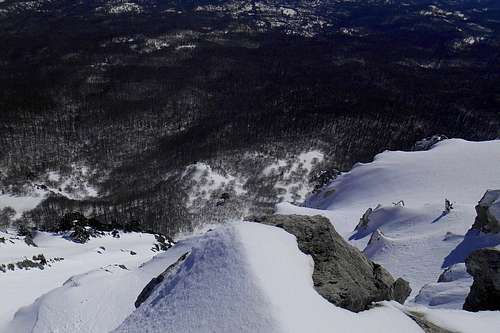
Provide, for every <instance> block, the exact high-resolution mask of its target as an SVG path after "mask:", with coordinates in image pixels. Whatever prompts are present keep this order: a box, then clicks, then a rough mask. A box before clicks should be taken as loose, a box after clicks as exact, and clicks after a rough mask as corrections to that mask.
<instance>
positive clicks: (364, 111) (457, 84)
mask: <svg viewBox="0 0 500 333" xmlns="http://www.w3.org/2000/svg"><path fill="white" fill-rule="evenodd" d="M207 3H208V2H192V3H191V2H179V3H177V5H175V4H170V3H168V2H165V3H163V2H156V1H140V2H136V4H137V6H139V8H140V11H139V10H138V9H134V10H130V8H129V9H127V10H125V11H124V12H121V9H120V10H118V9H113V8H118V7H117V6H119V5H121V4H123V2H119V1H111V2H101V1H98V2H94V1H89V2H84V3H82V4H79V3H74V2H72V1H47V2H44V1H41V2H39V3H38V7H37V8H36V9H35V10H33V9H29V10H27V9H26V8H24V7H23V4H27V3H26V2H16V1H6V2H4V3H2V4H0V9H3V10H4V11H3V12H0V14H1V13H3V15H0V31H1V33H0V45H2V50H1V51H0V110H1V113H0V146H1V147H2V151H1V152H0V166H1V170H2V171H3V172H2V173H3V175H2V177H0V178H1V181H2V186H3V188H5V189H6V190H7V191H8V192H16V191H25V188H24V187H23V184H26V183H27V182H29V181H35V180H38V179H39V178H40V177H41V176H42V175H44V174H45V173H46V172H47V171H49V170H58V171H59V172H61V173H63V174H64V173H68V174H69V173H71V165H72V164H74V163H81V164H84V165H86V166H88V167H89V168H90V169H91V170H93V173H92V176H91V177H90V182H91V183H92V184H93V185H95V186H96V187H98V188H99V190H100V198H97V199H92V200H90V201H85V200H84V201H74V200H69V201H68V199H63V198H60V197H57V198H52V199H51V201H50V200H49V201H48V202H46V203H45V206H43V207H41V209H39V211H38V212H35V214H34V215H33V216H31V217H30V218H31V219H34V220H35V222H38V223H45V222H46V221H48V220H50V219H52V218H55V217H56V216H59V215H61V214H62V213H64V212H65V211H67V210H74V209H77V210H85V211H90V212H91V214H94V215H98V216H100V217H101V218H102V219H104V220H106V221H108V222H112V221H113V220H116V219H125V220H139V221H140V222H142V223H145V224H147V225H150V226H154V227H155V228H159V229H162V231H165V230H167V231H168V232H174V231H175V230H177V229H178V227H179V226H180V225H184V224H185V223H186V222H185V221H187V220H191V219H192V218H193V216H192V214H193V213H192V212H188V210H186V209H185V208H184V202H185V200H186V193H185V191H184V186H185V184H184V182H183V181H182V179H181V178H182V177H181V175H182V173H183V170H184V168H185V167H186V166H187V165H189V164H192V163H195V162H197V161H206V162H208V164H210V165H212V166H214V167H216V168H219V169H223V170H230V171H234V172H236V173H237V174H238V175H241V176H245V175H246V176H245V177H246V178H247V179H248V174H251V173H252V168H251V167H249V166H248V165H243V164H242V163H241V161H242V155H243V154H244V153H245V152H254V151H257V152H265V153H266V154H267V156H274V157H279V158H284V157H287V156H288V155H289V154H297V153H300V152H301V151H304V150H307V149H312V148H315V149H321V151H323V152H324V153H325V154H326V156H327V163H326V164H325V166H324V167H325V168H338V169H347V168H349V167H350V166H351V165H352V164H353V163H354V162H356V161H368V160H370V159H371V158H372V157H373V155H374V154H376V153H378V152H380V151H382V150H384V149H407V148H410V147H411V145H412V144H413V143H414V142H415V141H416V140H417V139H420V138H422V137H425V136H428V135H431V134H434V133H444V134H446V135H448V136H450V137H462V138H466V139H471V140H479V139H492V138H495V137H497V136H498V135H500V131H499V128H500V126H499V123H500V116H499V111H498V110H500V93H499V91H498V86H500V61H499V54H500V40H499V39H498V36H499V34H498V31H499V29H498V28H499V27H500V9H499V6H498V4H496V3H495V2H485V3H484V4H483V5H481V6H479V7H481V8H483V7H488V6H490V7H488V8H489V11H488V12H483V13H482V14H481V15H478V14H474V13H476V12H475V11H474V9H477V8H476V7H477V6H476V7H473V6H472V5H470V4H467V3H466V2H463V4H461V3H455V2H453V3H451V4H448V3H447V2H442V3H439V4H438V5H439V6H441V7H442V8H443V9H442V10H445V9H449V12H450V13H454V11H456V10H462V11H463V12H464V13H466V15H467V16H468V21H466V22H465V21H463V20H461V19H457V18H454V16H449V15H448V16H447V15H445V14H439V13H438V14H436V15H434V14H432V15H427V14H425V15H424V14H422V13H421V12H422V11H425V10H428V9H429V5H428V4H427V3H422V2H416V3H414V4H413V5H412V6H410V7H401V6H399V5H398V4H393V5H390V4H385V5H383V6H381V5H377V4H376V2H375V4H370V3H361V2H360V3H349V4H348V3H342V4H335V3H333V2H332V3H331V4H328V2H325V3H322V6H323V7H322V10H320V9H319V8H315V7H311V6H310V5H309V4H308V2H298V1H297V2H277V1H267V2H265V3H267V4H279V5H280V6H282V5H286V6H288V7H290V8H298V11H297V13H298V14H296V16H294V17H292V18H290V17H287V16H286V15H284V14H282V13H280V12H279V11H278V12H275V11H269V12H265V11H262V12H261V11H259V12H257V14H255V13H254V14H251V13H250V14H251V15H250V14H248V15H246V14H245V13H243V14H241V13H240V11H239V10H235V9H234V7H230V8H229V9H228V8H225V7H224V8H222V9H220V10H219V9H213V10H212V9H210V10H200V9H199V8H198V9H197V8H196V7H197V6H198V5H204V4H207ZM217 3H218V4H226V3H227V4H231V3H238V2H235V1H232V2H226V1H219V2H217ZM24 6H26V5H24ZM113 6H114V7H113ZM12 8H14V9H12ZM16 8H17V9H16ZM19 8H21V9H19ZM119 8H121V7H119ZM127 8H128V7H127ZM131 8H132V7H131ZM133 8H135V7H133ZM173 8H175V10H173ZM280 8H281V7H280ZM311 8H313V9H311ZM299 9H300V10H299ZM114 10H115V11H118V13H115V12H113V11H114ZM302 13H306V14H307V15H306V14H304V15H305V16H303V17H302V16H300V15H302ZM318 13H322V14H321V15H323V16H318V15H320V14H318ZM346 13H347V14H346ZM431 13H433V12H432V11H431ZM297 15H298V16H300V17H299V18H297ZM443 15H444V16H443ZM453 15H455V14H453ZM318 17H319V18H318ZM443 18H444V19H443ZM319 19H321V20H324V21H325V22H328V25H325V27H324V28H322V29H319V30H318V29H316V28H315V29H316V30H311V29H309V28H307V27H308V25H307V22H308V21H307V20H319ZM455 19H456V20H455ZM259 20H260V21H259ZM276 20H277V21H280V22H281V23H282V24H281V25H279V26H278V27H274V26H273V24H274V23H273V22H275V21H276ZM261 21H262V22H264V25H261V24H258V22H261ZM315 22H316V21H315ZM450 22H451V23H450ZM471 23H474V25H471ZM349 26H352V27H353V28H349ZM263 27H264V28H263ZM346 27H347V28H346ZM479 27H480V28H479ZM345 29H347V32H346V30H345ZM349 29H351V30H349ZM352 29H354V30H352ZM311 31H312V32H311ZM471 36H472V37H474V38H478V42H477V43H474V44H473V45H472V46H467V45H465V46H460V45H459V44H457V43H459V42H460V41H462V40H463V39H464V38H465V39H467V38H468V37H471ZM256 163H258V162H256ZM249 186H250V185H249ZM253 186H254V187H256V188H252V191H254V192H255V193H259V194H258V195H250V198H251V199H252V200H253V199H255V200H257V201H258V199H259V197H261V196H262V193H263V192H266V190H262V189H259V188H258V187H259V185H255V184H254V185H253ZM263 187H265V186H263ZM267 196H268V197H269V198H270V199H269V200H270V202H272V201H273V199H272V198H273V196H274V194H272V193H271V194H264V197H267ZM247 199H248V198H247ZM269 200H268V201H269ZM44 221H45V222H44Z"/></svg>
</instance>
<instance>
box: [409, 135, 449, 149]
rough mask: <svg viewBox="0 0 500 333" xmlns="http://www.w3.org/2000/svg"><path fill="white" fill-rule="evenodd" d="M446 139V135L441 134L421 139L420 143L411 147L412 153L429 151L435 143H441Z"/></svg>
mask: <svg viewBox="0 0 500 333" xmlns="http://www.w3.org/2000/svg"><path fill="white" fill-rule="evenodd" d="M446 139H448V137H447V136H446V135H443V134H436V135H433V136H430V137H428V138H425V139H422V140H420V141H417V142H415V144H414V145H413V150H414V151H422V150H429V149H431V148H432V146H434V145H435V144H436V143H438V142H439V141H443V140H446Z"/></svg>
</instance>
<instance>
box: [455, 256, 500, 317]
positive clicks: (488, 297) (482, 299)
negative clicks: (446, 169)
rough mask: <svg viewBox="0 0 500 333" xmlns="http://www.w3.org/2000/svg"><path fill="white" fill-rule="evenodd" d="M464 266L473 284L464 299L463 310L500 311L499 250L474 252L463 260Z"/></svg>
mask: <svg viewBox="0 0 500 333" xmlns="http://www.w3.org/2000/svg"><path fill="white" fill-rule="evenodd" d="M465 265H466V266H467V272H468V273H469V274H470V275H472V277H473V278H474V282H473V283H472V287H471V288H470V292H469V295H468V296H467V298H466V299H465V303H464V310H467V311H483V310H500V250H497V249H493V248H486V249H480V250H477V251H474V252H473V253H472V254H471V255H470V256H468V257H467V259H465Z"/></svg>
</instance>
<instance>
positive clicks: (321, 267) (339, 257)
mask: <svg viewBox="0 0 500 333" xmlns="http://www.w3.org/2000/svg"><path fill="white" fill-rule="evenodd" d="M258 222H260V223H264V224H267V225H272V226H276V227H280V228H283V229H284V230H286V231H287V232H289V233H291V234H293V235H295V237H297V243H298V246H299V249H300V250H301V251H302V252H304V253H305V254H308V255H310V256H311V257H312V258H313V260H314V272H313V276H312V278H313V282H314V288H315V289H316V291H317V292H318V293H319V294H320V295H321V296H323V297H324V298H325V299H327V300H328V301H329V302H330V303H333V304H335V305H337V306H340V307H342V308H344V309H348V310H351V311H354V312H359V311H363V310H366V309H368V308H369V306H370V304H372V302H377V301H382V300H396V301H398V302H400V303H403V302H404V301H405V300H406V298H407V297H408V296H409V294H410V292H411V289H410V286H409V284H408V282H406V281H405V280H403V279H397V280H396V281H394V278H393V277H392V276H391V274H389V272H387V271H386V270H385V269H384V268H383V267H382V266H380V265H378V264H375V263H373V262H372V261H370V260H369V259H368V258H367V257H366V256H365V255H364V254H363V253H362V252H361V251H359V250H358V249H356V248H355V247H353V246H351V245H350V244H348V243H347V242H346V241H345V240H344V239H343V238H342V237H341V236H340V235H339V234H338V233H337V232H336V231H335V228H334V227H333V226H332V224H331V223H330V221H329V220H328V219H326V218H325V217H322V216H319V215H318V216H301V215H270V216H266V217H263V218H260V219H259V221H258Z"/></svg>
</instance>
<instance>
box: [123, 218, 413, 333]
mask: <svg viewBox="0 0 500 333" xmlns="http://www.w3.org/2000/svg"><path fill="white" fill-rule="evenodd" d="M285 258H286V260H284V259H285ZM311 273H312V260H311V258H310V257H309V256H306V255H305V254H303V253H302V252H300V251H299V249H298V247H297V242H296V240H295V237H294V236H292V235H291V234H288V233H286V232H285V231H283V230H281V229H279V228H274V227H270V226H265V225H261V224H256V223H250V222H236V223H232V224H230V225H227V226H224V227H221V228H218V229H217V230H214V231H211V232H209V233H207V234H206V236H205V237H203V239H202V240H201V241H200V242H199V243H198V244H197V245H196V247H194V248H193V250H192V252H191V254H190V255H189V257H188V258H187V259H186V260H185V261H184V263H183V264H181V266H180V267H179V268H178V269H177V271H175V272H173V273H172V274H171V275H170V276H169V277H168V278H167V279H165V280H164V281H163V282H162V283H161V284H160V286H159V287H158V288H157V289H156V290H155V291H154V292H153V294H152V295H151V296H150V298H149V299H148V300H147V301H146V302H145V303H144V304H142V305H141V307H139V308H138V309H137V310H136V311H135V312H134V313H132V315H130V316H129V317H128V318H127V319H126V320H125V321H124V322H123V323H122V324H121V325H120V326H119V328H118V329H117V330H115V331H114V332H252V333H254V332H255V333H257V332H286V333H293V332H301V333H303V332H316V333H321V332H331V331H332V329H334V330H335V331H338V332H366V331H367V330H370V331H371V332H401V331H402V330H405V331H406V332H421V330H420V328H419V327H418V326H417V325H416V324H415V323H414V322H413V321H412V320H411V319H410V318H408V317H406V316H405V315H404V314H403V313H402V312H401V311H399V310H397V309H396V308H394V307H393V306H392V305H391V304H390V303H387V304H386V305H384V306H381V307H376V308H374V309H372V310H369V311H365V312H362V313H360V314H355V313H352V312H350V311H347V310H344V309H341V308H337V307H335V306H334V305H332V304H330V303H328V302H327V301H326V300H325V299H323V298H322V297H321V296H320V295H319V294H318V293H316V292H315V290H314V289H313V282H312V277H311ZM388 318H390V320H387V319H388Z"/></svg>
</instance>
